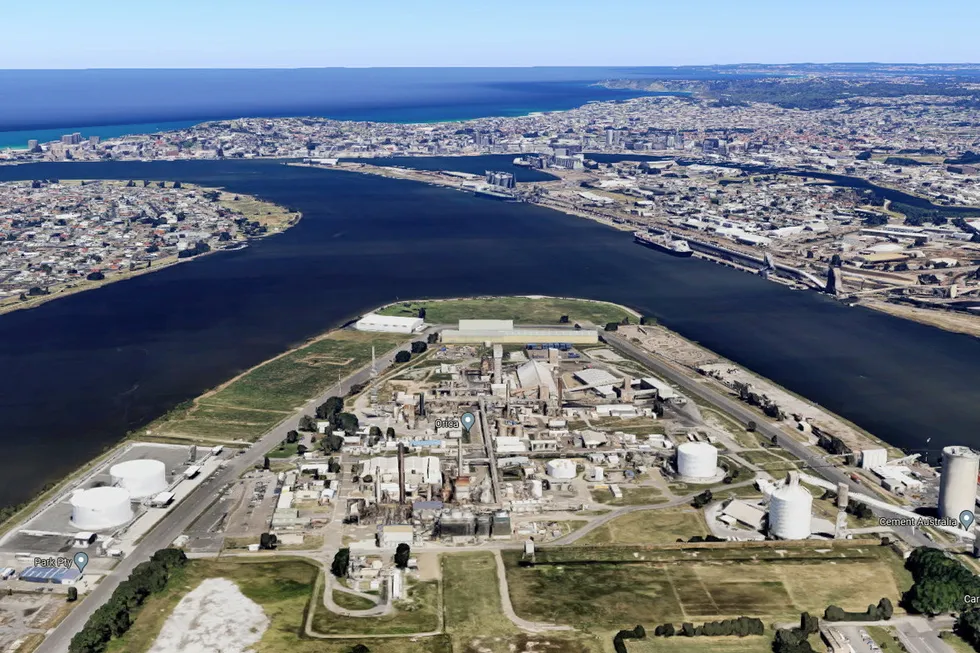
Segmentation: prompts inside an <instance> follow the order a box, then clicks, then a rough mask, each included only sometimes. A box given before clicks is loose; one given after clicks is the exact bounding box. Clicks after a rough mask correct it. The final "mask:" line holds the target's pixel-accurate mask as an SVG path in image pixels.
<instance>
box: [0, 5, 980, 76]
mask: <svg viewBox="0 0 980 653" xmlns="http://www.w3.org/2000/svg"><path fill="white" fill-rule="evenodd" d="M494 7H495V11H494V12H492V13H491V14H488V13H487V12H486V11H485V10H483V9H482V8H480V7H477V6H474V7H467V6H461V5H457V4H454V3H449V2H447V1H446V0H423V1H422V2H419V3H416V4H415V7H414V9H413V10H412V11H406V10H404V8H403V7H402V6H397V5H394V4H393V3H391V2H387V1H379V2H371V3H361V4H357V5H346V4H345V5H338V4H337V3H330V4H329V5H317V4H315V3H309V2H304V1H300V0H287V1H285V2H281V3H278V4H277V5H276V7H275V11H274V12H273V11H269V9H268V7H267V6H264V5H261V4H259V3H258V2H255V1H254V0H248V1H246V2H241V3H236V4H235V5H232V4H231V3H228V2H226V1H225V0H219V1H217V2H212V3H208V4H207V5H206V6H202V5H200V4H192V3H190V2H188V1H187V0H177V1H176V2H172V3H168V4H167V5H163V4H162V3H148V4H147V5H144V6H142V7H140V8H138V9H133V10H131V11H128V12H125V13H121V12H118V11H117V10H116V7H114V6H112V3H109V2H106V1H105V0H98V1H97V2H94V3H87V4H86V5H84V7H83V6H80V5H75V4H74V3H69V2H65V1H64V0H47V1H44V2H38V3H32V4H28V5H23V4H22V5H17V6H14V7H11V8H8V9H7V12H6V16H5V18H6V21H5V22H6V24H7V25H8V26H11V27H13V28H14V29H10V30H8V31H7V33H6V34H5V39H4V41H3V42H2V43H0V61H2V62H3V67H4V68H5V69H85V68H304V67H313V68H315V67H352V68H357V67H413V66H417V67H430V66H453V67H456V66H459V67H468V66H471V67H487V66H503V67H525V66H583V65H592V66H639V65H646V66H656V65H663V66H675V65H718V64H733V63H762V64H775V63H791V62H814V63H828V62H855V61H861V62H868V61H875V62H888V63H908V62H919V63H962V62H969V61H971V60H976V59H977V57H976V49H975V47H973V43H972V34H971V26H972V25H975V24H977V22H978V20H980V7H978V6H977V5H976V4H975V3H969V2H965V1H962V0H946V1H943V2H939V3H931V4H930V5H928V6H926V5H924V4H923V3H918V2H911V1H900V2H884V1H882V0H869V1H868V2H864V3H861V4H860V5H854V4H849V3H847V4H846V3H844V2H843V1H841V0H831V1H830V2H827V3H824V4H823V5H822V8H821V11H820V12H812V11H809V10H808V9H806V8H803V7H796V6H790V5H785V4H782V3H776V2H774V1H772V0H757V1H755V2H753V3H751V5H750V6H748V7H746V6H745V5H742V4H733V3H722V2H718V1H716V0H706V1H702V2H699V3H691V4H687V5H683V6H682V5H673V4H672V5H665V4H662V3H640V2H634V1H632V0H630V1H620V2H615V3H607V4H605V5H603V8H602V9H601V10H600V9H597V7H596V6H595V5H594V4H592V3H586V2H580V1H572V2H558V1H556V0H543V1H541V2H536V3H533V4H530V5H528V4H519V3H515V2H503V3H497V4H496V5H494ZM52 16H58V19H59V22H60V23H61V24H65V25H78V26H83V25H87V26H89V27H90V28H91V29H71V30H64V31H63V32H62V33H60V34H58V38H56V39H46V40H45V41H44V47H43V49H42V48H40V47H39V46H38V44H39V40H38V32H37V28H38V27H40V26H42V25H44V24H45V22H46V21H48V20H50V18H51V17H52ZM93 16H96V17H98V19H99V21H98V23H97V24H93V23H92V22H91V20H92V17H93ZM951 17H955V20H951Z"/></svg>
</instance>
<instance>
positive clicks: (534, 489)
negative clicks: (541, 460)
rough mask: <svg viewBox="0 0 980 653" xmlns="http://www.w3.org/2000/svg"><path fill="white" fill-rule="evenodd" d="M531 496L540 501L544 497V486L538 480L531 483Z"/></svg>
mask: <svg viewBox="0 0 980 653" xmlns="http://www.w3.org/2000/svg"><path fill="white" fill-rule="evenodd" d="M531 496H532V497H533V498H535V499H540V498H541V497H543V496H544V484H543V483H542V482H541V481H540V480H538V479H534V480H532V481H531Z"/></svg>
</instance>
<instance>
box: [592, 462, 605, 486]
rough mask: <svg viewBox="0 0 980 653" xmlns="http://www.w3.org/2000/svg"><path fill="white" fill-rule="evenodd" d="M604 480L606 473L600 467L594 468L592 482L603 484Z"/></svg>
mask: <svg viewBox="0 0 980 653" xmlns="http://www.w3.org/2000/svg"><path fill="white" fill-rule="evenodd" d="M603 478H605V472H604V471H603V470H602V467H599V466H598V465H597V466H595V467H593V468H592V480H593V481H595V482H596V483H601V482H602V479H603Z"/></svg>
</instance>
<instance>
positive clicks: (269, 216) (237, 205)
mask: <svg viewBox="0 0 980 653" xmlns="http://www.w3.org/2000/svg"><path fill="white" fill-rule="evenodd" d="M218 203H219V204H221V206H223V207H225V208H226V209H230V210H232V211H237V212H239V213H241V214H242V215H243V216H245V217H246V218H248V219H249V220H251V221H255V222H258V223H259V224H263V225H265V226H266V228H268V230H269V233H270V234H274V233H277V232H280V231H283V230H284V229H288V228H289V227H291V226H293V225H294V224H296V223H297V222H298V221H299V219H300V217H301V216H302V214H301V213H296V212H292V211H290V210H289V209H287V208H285V207H282V206H279V205H278V204H273V203H271V202H264V201H262V200H260V199H257V198H255V197H252V196H250V195H239V194H236V193H226V192H222V193H221V195H220V196H219V197H218Z"/></svg>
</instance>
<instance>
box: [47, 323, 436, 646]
mask: <svg viewBox="0 0 980 653" xmlns="http://www.w3.org/2000/svg"><path fill="white" fill-rule="evenodd" d="M418 339H423V340H424V339H425V334H420V335H416V336H415V337H414V338H412V339H411V340H407V341H406V343H405V344H403V345H400V346H399V347H396V348H394V349H392V350H391V351H389V352H387V353H385V354H384V355H383V356H381V357H379V358H378V360H377V367H378V370H379V371H380V370H381V369H383V368H385V367H388V366H389V365H391V363H392V361H393V360H394V358H395V354H396V353H398V352H399V351H401V350H403V349H407V348H408V347H409V345H410V344H411V342H412V341H414V340H418ZM370 378H371V366H370V364H368V365H365V366H364V367H362V368H361V369H359V370H357V371H356V372H354V373H353V374H352V375H350V376H349V377H347V378H346V379H344V380H343V381H341V382H340V383H338V384H336V385H334V386H333V387H331V388H329V389H328V390H327V391H326V392H324V393H322V394H321V395H320V396H318V397H315V398H313V399H310V400H309V401H308V402H307V403H306V405H304V406H303V407H302V408H301V409H300V410H298V411H297V412H296V413H295V414H294V415H293V416H292V417H288V418H286V419H285V420H283V421H282V422H280V423H279V424H278V425H277V426H275V427H273V429H272V430H271V431H269V432H268V433H266V434H265V435H264V436H262V438H261V439H259V440H258V441H257V442H256V443H255V444H253V445H252V446H251V448H249V449H247V450H246V451H245V452H244V453H243V454H241V455H239V456H236V457H235V458H232V459H231V460H230V461H228V464H227V466H226V467H225V468H224V469H219V470H218V471H217V472H215V475H214V478H213V480H212V481H211V482H210V483H205V484H202V485H201V486H199V487H198V488H197V489H196V490H194V491H193V492H192V493H191V494H190V495H188V496H187V498H185V499H184V500H183V501H181V502H180V503H179V504H178V505H177V506H176V507H175V508H174V509H173V510H171V511H170V512H169V513H168V514H167V515H166V516H165V517H164V518H163V519H162V520H161V521H160V522H159V523H157V525H156V526H155V527H154V528H153V530H151V531H150V532H149V533H148V534H147V535H146V536H145V537H144V538H143V541H142V542H140V544H139V545H138V546H137V547H136V549H134V550H133V552H132V553H131V554H130V555H129V556H127V557H126V558H124V559H123V560H122V561H121V562H120V563H119V565H118V566H117V567H116V569H115V570H113V572H112V573H111V574H109V575H108V576H106V577H105V578H103V580H102V582H101V583H99V584H98V585H97V586H96V588H95V589H94V590H93V591H92V592H91V593H90V594H88V595H86V596H85V598H84V599H83V600H82V601H81V602H80V603H79V604H78V605H77V606H76V607H75V609H74V610H72V611H71V613H70V614H69V615H68V617H66V618H65V620H64V621H62V622H61V624H59V625H58V626H57V627H56V628H55V629H54V630H53V631H52V632H51V634H50V635H48V637H47V638H46V639H45V640H44V642H43V643H42V644H41V645H40V646H39V647H38V648H37V650H36V653H65V652H66V651H68V644H69V643H70V642H71V638H72V637H74V636H75V634H76V633H77V632H78V631H80V630H81V629H82V627H83V626H84V625H85V623H86V622H87V621H88V619H89V617H90V616H92V613H94V612H95V611H96V610H97V609H98V608H99V606H101V605H102V604H103V603H105V602H106V601H107V600H108V599H109V597H110V596H111V595H112V592H113V591H114V590H115V589H116V587H117V586H118V585H119V583H121V582H122V581H123V580H125V579H126V578H128V577H129V574H130V573H131V572H132V571H133V568H135V567H136V565H138V564H139V563H141V562H144V561H146V560H148V559H149V558H150V556H152V555H153V553H154V552H156V551H157V550H159V549H163V548H166V547H167V546H169V545H170V544H171V543H172V542H173V541H174V540H175V539H177V537H178V536H180V534H181V533H182V532H184V530H186V529H187V527H188V526H190V525H191V523H193V521H194V520H195V519H197V517H198V516H199V515H200V514H201V513H202V512H204V511H205V510H206V509H207V508H208V506H210V505H211V504H212V502H214V500H215V499H216V494H215V490H217V489H218V488H222V487H225V486H226V485H227V484H228V483H231V482H233V481H235V480H236V479H237V478H238V477H239V476H241V475H242V473H244V472H245V470H247V469H249V468H251V467H253V466H255V465H256V464H257V463H259V462H260V461H261V460H262V458H263V457H264V456H265V454H266V452H268V451H269V450H271V449H272V448H273V447H275V446H276V445H278V444H279V443H280V442H282V441H283V440H284V439H286V433H287V432H288V431H290V430H293V429H296V428H298V426H299V418H300V417H301V416H302V415H304V414H306V413H312V412H313V411H314V409H315V408H316V407H317V406H318V405H319V404H321V403H323V402H324V401H325V400H326V399H327V398H328V397H330V396H333V395H338V394H340V395H342V394H344V393H345V392H346V391H347V390H348V389H349V388H350V387H351V385H354V384H356V383H364V382H366V381H367V380H369V379H370Z"/></svg>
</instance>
